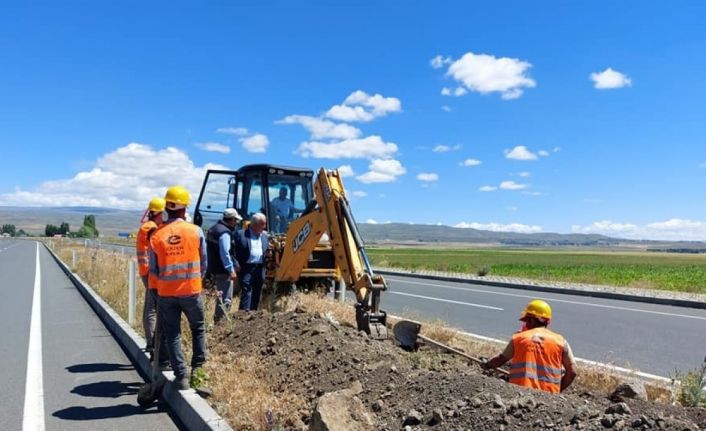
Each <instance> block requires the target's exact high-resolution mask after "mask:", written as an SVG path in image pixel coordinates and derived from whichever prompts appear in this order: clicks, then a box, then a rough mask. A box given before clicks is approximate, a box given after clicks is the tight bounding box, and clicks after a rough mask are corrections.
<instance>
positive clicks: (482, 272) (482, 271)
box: [477, 265, 490, 277]
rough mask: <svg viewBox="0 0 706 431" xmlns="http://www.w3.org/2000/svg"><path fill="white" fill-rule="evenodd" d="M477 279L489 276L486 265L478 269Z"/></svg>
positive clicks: (488, 267)
mask: <svg viewBox="0 0 706 431" xmlns="http://www.w3.org/2000/svg"><path fill="white" fill-rule="evenodd" d="M477 274H478V277H485V276H486V275H488V274H490V266H488V265H483V266H481V267H480V268H478V272H477Z"/></svg>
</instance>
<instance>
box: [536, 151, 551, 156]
mask: <svg viewBox="0 0 706 431" xmlns="http://www.w3.org/2000/svg"><path fill="white" fill-rule="evenodd" d="M537 154H539V155H540V156H542V157H549V151H547V150H539V151H538V152H537Z"/></svg>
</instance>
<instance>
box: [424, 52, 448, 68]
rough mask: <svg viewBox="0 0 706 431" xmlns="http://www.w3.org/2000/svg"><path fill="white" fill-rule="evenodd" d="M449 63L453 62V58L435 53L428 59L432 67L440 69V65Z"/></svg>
mask: <svg viewBox="0 0 706 431" xmlns="http://www.w3.org/2000/svg"><path fill="white" fill-rule="evenodd" d="M451 63H453V59H452V58H451V57H442V56H440V55H437V56H436V57H434V58H432V59H431V60H430V61H429V64H430V65H431V67H433V68H434V69H441V68H442V67H444V66H446V65H448V64H451Z"/></svg>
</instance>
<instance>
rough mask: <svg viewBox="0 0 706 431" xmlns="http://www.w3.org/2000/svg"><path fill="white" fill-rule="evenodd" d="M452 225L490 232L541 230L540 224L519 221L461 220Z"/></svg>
mask: <svg viewBox="0 0 706 431" xmlns="http://www.w3.org/2000/svg"><path fill="white" fill-rule="evenodd" d="M454 227H458V228H471V229H478V230H489V231H492V232H516V233H538V232H542V231H543V230H542V227H541V226H537V225H526V224H521V223H510V224H501V223H476V222H472V223H466V222H461V223H458V224H455V225H454Z"/></svg>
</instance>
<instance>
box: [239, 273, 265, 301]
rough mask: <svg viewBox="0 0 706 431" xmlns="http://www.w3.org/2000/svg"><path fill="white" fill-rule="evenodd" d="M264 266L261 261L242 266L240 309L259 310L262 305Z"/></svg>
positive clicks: (240, 274) (240, 275)
mask: <svg viewBox="0 0 706 431" xmlns="http://www.w3.org/2000/svg"><path fill="white" fill-rule="evenodd" d="M263 279H264V266H263V265H262V264H261V263H246V264H245V265H243V267H242V268H240V272H239V273H238V280H239V281H240V305H239V306H238V309H240V310H257V307H258V305H260V294H261V293H262V282H263Z"/></svg>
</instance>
